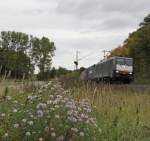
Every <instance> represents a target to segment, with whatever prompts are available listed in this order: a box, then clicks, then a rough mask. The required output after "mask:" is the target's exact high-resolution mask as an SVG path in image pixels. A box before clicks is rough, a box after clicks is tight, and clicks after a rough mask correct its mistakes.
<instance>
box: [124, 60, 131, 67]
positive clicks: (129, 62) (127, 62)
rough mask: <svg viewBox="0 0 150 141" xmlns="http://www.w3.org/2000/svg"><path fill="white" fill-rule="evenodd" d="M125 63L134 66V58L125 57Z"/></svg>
mask: <svg viewBox="0 0 150 141" xmlns="http://www.w3.org/2000/svg"><path fill="white" fill-rule="evenodd" d="M125 64H126V65H127V66H132V65H133V62H132V59H125Z"/></svg>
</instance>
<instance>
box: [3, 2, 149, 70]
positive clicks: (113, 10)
mask: <svg viewBox="0 0 150 141" xmlns="http://www.w3.org/2000/svg"><path fill="white" fill-rule="evenodd" d="M149 5H150V1H148V0H132V1H131V0H125V1H124V0H111V1H108V0H13V1H12V0H5V1H2V0H1V4H0V19H1V20H0V30H1V31H2V30H15V31H21V32H25V33H28V34H33V35H34V36H38V37H41V36H47V37H49V38H50V39H51V40H53V41H54V42H55V44H56V48H57V50H56V56H55V57H54V59H53V62H54V66H56V67H58V66H63V67H67V68H69V69H73V68H74V64H73V61H74V59H75V52H76V51H77V50H78V51H80V54H79V56H80V57H82V56H86V55H87V54H89V53H91V52H93V51H94V52H95V54H93V53H92V54H93V55H91V56H89V57H88V58H86V59H83V60H82V61H81V62H80V66H86V67H87V66H90V65H92V64H94V63H96V62H97V61H99V60H100V58H102V57H103V54H102V50H104V49H107V50H111V49H112V48H114V47H116V46H118V45H120V44H122V42H123V41H124V40H125V39H126V38H127V37H128V34H129V32H132V31H133V30H135V29H136V28H138V25H139V23H140V22H141V21H142V20H143V18H144V17H145V16H146V15H147V14H148V13H149V12H150V8H149Z"/></svg>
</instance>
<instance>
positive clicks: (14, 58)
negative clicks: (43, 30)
mask: <svg viewBox="0 0 150 141" xmlns="http://www.w3.org/2000/svg"><path fill="white" fill-rule="evenodd" d="M55 50H56V47H55V45H54V42H52V41H50V39H49V38H47V37H42V38H38V37H34V36H32V35H28V34H25V33H22V32H15V31H2V32H1V33H0V75H1V76H4V77H10V78H15V79H19V78H23V77H25V78H27V77H30V76H31V75H33V74H34V72H35V70H36V69H39V74H38V76H39V77H38V78H39V79H41V80H42V79H44V76H45V73H46V72H47V71H49V70H50V67H51V63H52V57H53V56H54V51H55Z"/></svg>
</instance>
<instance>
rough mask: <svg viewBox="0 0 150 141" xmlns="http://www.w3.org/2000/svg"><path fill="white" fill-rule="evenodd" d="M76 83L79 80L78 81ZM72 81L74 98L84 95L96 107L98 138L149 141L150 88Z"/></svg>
mask: <svg viewBox="0 0 150 141" xmlns="http://www.w3.org/2000/svg"><path fill="white" fill-rule="evenodd" d="M79 83H80V82H79ZM79 83H75V84H74V87H72V88H71V91H72V94H73V96H74V98H76V99H78V100H79V99H82V98H88V99H90V102H91V105H93V106H94V107H96V111H95V116H96V119H97V120H98V121H99V126H100V127H101V129H102V134H101V139H99V140H102V141H105V140H106V141H149V140H150V109H149V107H150V91H149V88H144V89H142V86H139V87H140V88H138V87H137V86H134V85H133V88H132V86H128V85H97V84H93V83H85V84H84V83H82V84H81V83H80V84H79Z"/></svg>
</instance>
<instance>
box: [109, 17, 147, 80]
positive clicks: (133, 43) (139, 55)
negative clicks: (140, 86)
mask: <svg viewBox="0 0 150 141" xmlns="http://www.w3.org/2000/svg"><path fill="white" fill-rule="evenodd" d="M114 55H119V56H129V57H132V58H133V59H134V73H135V75H134V77H135V80H136V81H138V82H150V79H149V78H150V66H149V63H150V57H149V56H150V14H149V15H148V16H147V17H145V18H144V21H143V22H142V23H141V24H140V28H139V29H137V30H136V31H135V32H133V33H131V34H130V35H129V37H128V39H126V40H125V41H124V44H123V46H121V47H118V48H116V49H114V50H112V53H111V56H114Z"/></svg>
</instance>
